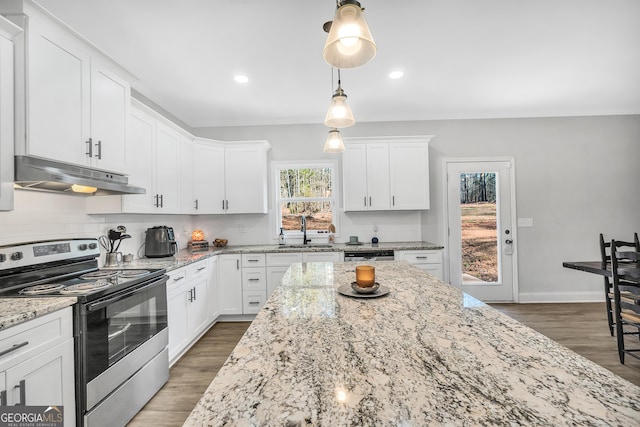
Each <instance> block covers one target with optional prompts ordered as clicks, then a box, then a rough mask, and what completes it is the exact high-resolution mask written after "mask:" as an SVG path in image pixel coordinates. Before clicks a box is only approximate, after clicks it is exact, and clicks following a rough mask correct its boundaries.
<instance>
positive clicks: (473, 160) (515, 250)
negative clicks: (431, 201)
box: [442, 157, 520, 303]
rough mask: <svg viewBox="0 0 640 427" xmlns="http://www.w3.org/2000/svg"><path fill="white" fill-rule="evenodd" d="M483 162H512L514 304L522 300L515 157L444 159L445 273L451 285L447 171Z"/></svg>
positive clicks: (510, 176)
mask: <svg viewBox="0 0 640 427" xmlns="http://www.w3.org/2000/svg"><path fill="white" fill-rule="evenodd" d="M483 162H510V163H511V167H510V168H509V169H510V170H509V179H510V181H511V194H510V195H509V197H510V199H511V235H512V236H513V237H512V239H513V242H514V244H513V254H511V263H512V265H511V268H512V271H513V280H512V283H513V293H512V294H513V302H514V303H517V302H519V300H520V297H519V294H520V291H519V290H520V287H519V285H518V243H519V241H518V216H517V214H516V164H515V158H514V157H448V158H444V159H443V161H442V165H443V168H442V175H443V186H442V188H443V191H444V203H443V211H444V223H445V227H444V230H443V237H444V240H443V241H444V242H447V250H445V251H443V252H444V253H443V255H444V257H443V261H444V266H443V267H444V271H445V280H446V281H447V282H448V283H450V282H451V281H450V277H449V275H450V270H449V266H450V260H449V247H448V245H449V227H450V221H449V191H448V178H447V170H448V165H449V164H450V163H483Z"/></svg>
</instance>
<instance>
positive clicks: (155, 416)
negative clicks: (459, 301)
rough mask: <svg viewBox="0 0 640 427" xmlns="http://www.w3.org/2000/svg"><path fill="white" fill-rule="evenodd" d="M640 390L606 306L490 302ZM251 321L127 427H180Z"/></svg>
mask: <svg viewBox="0 0 640 427" xmlns="http://www.w3.org/2000/svg"><path fill="white" fill-rule="evenodd" d="M491 305H492V306H493V307H494V308H496V309H497V310H500V311H501V312H503V313H505V314H507V315H508V316H510V317H512V318H514V319H516V320H518V321H520V322H522V323H524V324H525V325H527V326H529V327H531V328H533V329H535V330H537V331H538V332H540V333H542V334H543V335H546V336H548V337H549V338H551V339H553V340H554V341H556V342H558V343H560V344H562V345H564V346H565V347H568V348H570V349H571V350H573V351H575V352H576V353H578V354H580V355H582V356H584V357H586V358H587V359H590V360H592V361H593V362H595V363H598V364H599V365H601V366H603V367H605V368H606V369H608V370H610V371H612V372H614V373H615V374H617V375H619V376H621V377H622V378H625V379H627V380H628V381H630V382H632V383H634V384H636V385H638V386H640V360H637V359H634V358H632V357H627V359H626V360H625V365H621V364H620V362H619V360H618V351H617V347H616V340H615V338H614V337H612V336H610V335H609V329H608V327H607V319H606V312H605V307H604V302H603V303H580V304H491ZM249 325H250V323H249V322H237V323H235V322H234V323H217V324H216V325H214V326H213V328H211V330H209V332H207V333H206V334H205V335H204V336H203V337H202V338H201V339H200V341H198V343H196V345H194V346H193V347H192V348H191V349H190V350H189V352H187V354H185V355H184V356H183V357H182V359H180V360H179V361H178V362H177V363H176V364H175V365H174V366H173V367H172V368H171V373H170V376H169V382H168V383H167V384H166V385H165V386H164V387H163V388H162V389H161V390H160V391H159V392H158V393H157V394H156V395H155V396H154V398H153V399H152V400H151V401H149V403H147V405H146V406H145V407H144V408H143V409H142V411H140V413H138V415H137V416H136V417H135V418H134V419H133V420H131V422H130V423H129V424H128V427H148V426H154V427H176V426H181V425H182V424H183V423H184V420H185V419H186V418H187V417H188V416H189V413H190V412H191V410H192V409H193V407H194V406H195V405H196V403H197V402H198V400H200V396H202V394H203V393H204V391H205V390H206V389H207V387H208V386H209V383H211V380H212V379H213V377H215V375H216V373H217V372H218V370H219V369H220V367H222V365H223V364H224V362H225V361H226V359H227V357H228V356H229V354H230V353H231V351H232V350H233V348H234V347H235V346H236V344H237V342H238V341H239V340H240V338H241V337H242V335H243V334H244V332H245V331H246V329H247V328H248V327H249Z"/></svg>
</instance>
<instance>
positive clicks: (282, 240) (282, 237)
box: [278, 227, 284, 245]
mask: <svg viewBox="0 0 640 427" xmlns="http://www.w3.org/2000/svg"><path fill="white" fill-rule="evenodd" d="M278 237H279V238H280V244H281V245H284V231H283V230H282V227H281V228H280V236H278Z"/></svg>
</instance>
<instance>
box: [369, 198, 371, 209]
mask: <svg viewBox="0 0 640 427" xmlns="http://www.w3.org/2000/svg"><path fill="white" fill-rule="evenodd" d="M369 207H371V196H369Z"/></svg>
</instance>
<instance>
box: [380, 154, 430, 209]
mask: <svg viewBox="0 0 640 427" xmlns="http://www.w3.org/2000/svg"><path fill="white" fill-rule="evenodd" d="M389 178H390V185H391V209H429V144H428V143H426V142H425V143H391V144H389Z"/></svg>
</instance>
